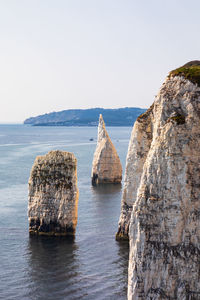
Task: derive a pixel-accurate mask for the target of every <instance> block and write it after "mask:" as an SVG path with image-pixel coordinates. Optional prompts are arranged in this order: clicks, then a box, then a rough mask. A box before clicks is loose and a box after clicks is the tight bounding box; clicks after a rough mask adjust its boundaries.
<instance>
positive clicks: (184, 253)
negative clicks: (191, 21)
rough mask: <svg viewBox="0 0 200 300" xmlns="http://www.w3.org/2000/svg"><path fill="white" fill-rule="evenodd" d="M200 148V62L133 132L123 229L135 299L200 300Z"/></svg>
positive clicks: (170, 84)
mask: <svg viewBox="0 0 200 300" xmlns="http://www.w3.org/2000/svg"><path fill="white" fill-rule="evenodd" d="M199 149H200V62H191V63H189V64H186V65H185V66H183V67H182V68H179V69H177V70H174V71H172V72H171V73H170V74H169V76H168V77H167V79H166V80H165V82H164V84H163V85H162V87H161V89H160V91H159V93H158V95H157V97H156V99H155V102H154V104H153V106H152V107H151V108H150V109H149V110H148V111H147V112H146V113H145V114H143V115H141V116H140V117H139V118H138V120H137V121H136V123H135V125H134V128H133V132H132V137H131V141H130V144H129V151H128V155H127V164H126V177H125V186H124V191H123V199H122V212H121V217H120V222H119V226H121V227H119V230H121V231H119V234H120V232H121V235H122V236H123V234H124V233H125V234H127V233H128V231H129V240H130V254H129V271H128V299H129V300H138V299H148V300H150V299H151V300H161V299H162V300H163V299H177V300H179V299H180V300H187V299H191V300H192V299H200V152H199ZM130 216H131V220H130ZM129 223H130V225H129ZM128 228H129V229H128Z"/></svg>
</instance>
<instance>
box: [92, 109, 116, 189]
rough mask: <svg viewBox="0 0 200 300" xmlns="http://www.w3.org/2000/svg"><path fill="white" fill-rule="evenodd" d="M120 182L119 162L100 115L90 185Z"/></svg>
mask: <svg viewBox="0 0 200 300" xmlns="http://www.w3.org/2000/svg"><path fill="white" fill-rule="evenodd" d="M121 180H122V166H121V162H120V159H119V156H118V154H117V151H116V149H115V146H114V145H113V143H112V141H111V139H110V137H109V135H108V133H107V131H106V128H105V124H104V120H103V117H102V115H100V117H99V126H98V139H97V147H96V150H95V153H94V158H93V164H92V184H93V185H96V184H101V183H121Z"/></svg>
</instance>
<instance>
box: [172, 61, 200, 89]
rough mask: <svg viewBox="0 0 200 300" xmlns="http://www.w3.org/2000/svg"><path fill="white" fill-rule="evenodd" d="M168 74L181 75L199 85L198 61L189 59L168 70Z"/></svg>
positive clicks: (199, 62)
mask: <svg viewBox="0 0 200 300" xmlns="http://www.w3.org/2000/svg"><path fill="white" fill-rule="evenodd" d="M169 76H173V77H174V76H183V77H184V78H185V79H188V80H190V81H191V82H192V83H194V84H197V85H198V86H199V87H200V61H191V62H189V63H187V64H185V65H184V66H182V67H180V68H178V69H175V70H173V71H171V72H170V74H169Z"/></svg>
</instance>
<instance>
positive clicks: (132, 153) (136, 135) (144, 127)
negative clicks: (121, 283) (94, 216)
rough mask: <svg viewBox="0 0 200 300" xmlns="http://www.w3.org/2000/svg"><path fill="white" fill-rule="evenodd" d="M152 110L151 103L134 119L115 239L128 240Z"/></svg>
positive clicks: (146, 147) (150, 139) (148, 137)
mask: <svg viewBox="0 0 200 300" xmlns="http://www.w3.org/2000/svg"><path fill="white" fill-rule="evenodd" d="M152 111H153V105H152V106H151V107H150V109H149V110H148V111H147V112H146V113H144V114H143V115H141V116H140V117H139V118H138V119H137V120H136V122H135V124H134V126H133V130H132V134H131V139H130V142H129V147H128V153H127V158H126V169H125V179H124V187H123V193H122V202H121V214H120V218H119V225H118V232H117V234H116V239H119V240H128V234H129V225H130V219H131V213H132V209H133V204H134V203H135V201H136V197H137V188H138V186H139V184H140V180H141V176H142V172H143V166H144V162H145V160H146V157H147V154H148V151H149V148H150V145H151V141H152V123H151V122H152V117H153V114H152Z"/></svg>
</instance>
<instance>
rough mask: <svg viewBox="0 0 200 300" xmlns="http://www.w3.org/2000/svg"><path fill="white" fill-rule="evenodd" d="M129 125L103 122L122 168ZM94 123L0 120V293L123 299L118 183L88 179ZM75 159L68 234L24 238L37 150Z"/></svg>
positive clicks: (124, 256) (47, 299)
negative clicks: (72, 222)
mask: <svg viewBox="0 0 200 300" xmlns="http://www.w3.org/2000/svg"><path fill="white" fill-rule="evenodd" d="M131 130H132V128H130V127H107V131H108V134H109V135H110V137H111V139H112V141H113V143H114V145H115V147H116V149H117V152H118V154H119V157H120V159H121V162H122V166H123V173H124V169H125V160H126V155H127V149H128V143H129V139H130V135H131ZM96 142H97V127H32V126H29V125H0V299H3V300H12V299H17V300H18V299H20V300H22V299H26V300H40V299H41V300H51V299H52V300H62V299H66V300H76V299H77V300H78V299H84V300H109V299H113V300H118V299H119V300H120V299H121V300H122V299H123V300H124V299H126V298H127V296H126V295H127V275H128V255H129V249H128V248H129V246H128V243H127V242H118V241H116V240H115V233H116V231H117V227H118V220H119V216H120V205H121V194H122V187H123V183H122V185H109V184H108V185H105V186H100V187H93V186H92V185H91V168H92V160H93V154H94V151H95V147H96ZM50 150H63V151H69V152H73V153H74V154H75V156H76V158H77V161H78V165H77V167H78V188H79V204H78V224H77V230H76V237H75V240H70V239H68V238H59V237H37V236H34V237H33V236H29V233H28V217H27V207H28V179H29V175H30V171H31V167H32V165H33V162H34V160H35V158H36V156H37V155H43V154H46V153H47V152H48V151H50Z"/></svg>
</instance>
